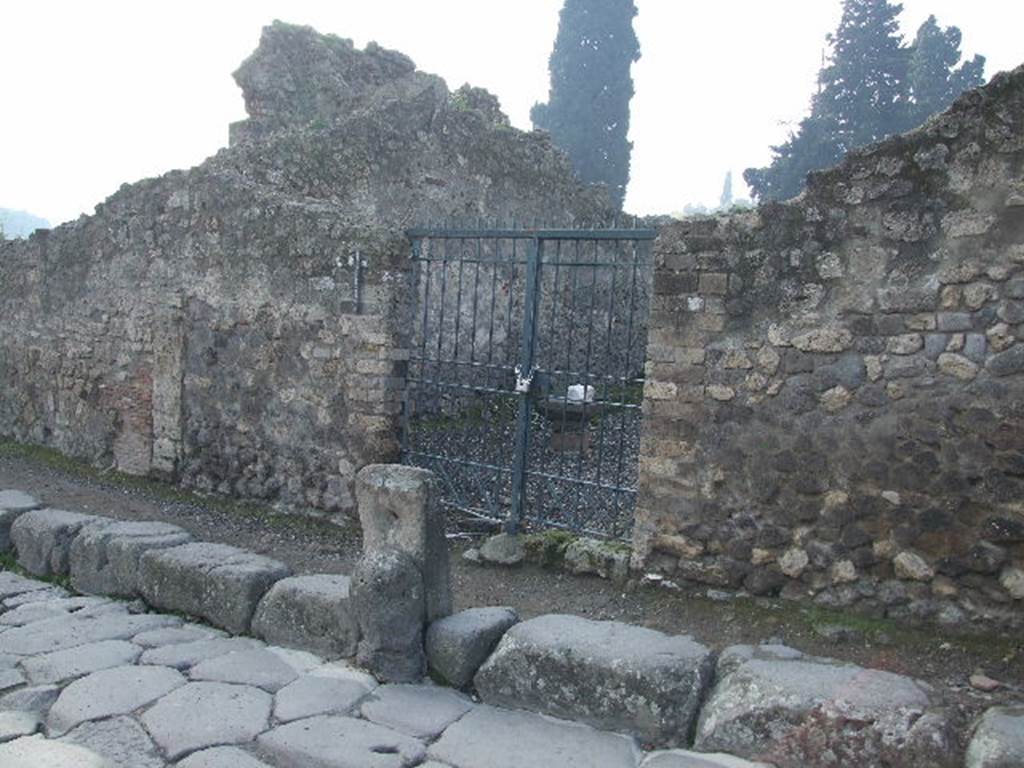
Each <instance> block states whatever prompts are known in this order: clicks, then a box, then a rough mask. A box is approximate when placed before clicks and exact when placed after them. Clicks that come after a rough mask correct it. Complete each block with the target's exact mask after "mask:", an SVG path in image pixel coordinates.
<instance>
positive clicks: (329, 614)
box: [252, 574, 359, 658]
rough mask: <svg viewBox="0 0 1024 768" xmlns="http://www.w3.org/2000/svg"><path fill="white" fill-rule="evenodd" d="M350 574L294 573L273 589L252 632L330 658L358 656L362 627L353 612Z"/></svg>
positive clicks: (261, 605) (274, 643)
mask: <svg viewBox="0 0 1024 768" xmlns="http://www.w3.org/2000/svg"><path fill="white" fill-rule="evenodd" d="M350 585H351V579H349V577H348V576H331V575H326V574H320V575H315V576H293V577H291V578H287V579H282V580H281V581H279V582H277V583H276V584H274V586H273V587H271V588H270V591H269V592H267V594H266V595H265V596H264V598H263V599H262V600H261V601H260V604H259V606H257V608H256V614H255V616H253V620H252V631H253V634H254V635H256V636H257V637H261V638H263V639H264V640H266V641H267V642H268V643H271V644H272V645H282V646H284V647H286V648H298V649H301V650H304V651H311V652H312V653H318V654H320V655H321V656H325V657H327V658H339V657H348V656H355V654H356V644H357V643H358V642H359V626H358V625H357V624H356V620H355V617H354V616H353V615H352V604H351V600H350V599H349V587H350Z"/></svg>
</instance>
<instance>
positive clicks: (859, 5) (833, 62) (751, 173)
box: [743, 0, 985, 201]
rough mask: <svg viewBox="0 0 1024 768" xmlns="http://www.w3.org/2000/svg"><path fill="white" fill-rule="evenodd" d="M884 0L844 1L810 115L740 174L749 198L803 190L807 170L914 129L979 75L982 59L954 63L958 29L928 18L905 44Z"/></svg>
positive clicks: (897, 9)
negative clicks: (769, 155)
mask: <svg viewBox="0 0 1024 768" xmlns="http://www.w3.org/2000/svg"><path fill="white" fill-rule="evenodd" d="M902 10H903V6H902V5H900V4H899V3H891V2H888V0H844V2H843V17H842V20H841V21H840V23H839V27H838V29H837V30H836V32H835V33H834V34H832V35H829V37H828V42H829V45H830V47H831V58H830V61H829V62H828V63H827V64H826V65H825V66H824V67H823V68H822V70H821V73H820V75H819V88H818V93H817V94H816V95H815V96H814V99H813V100H812V102H811V113H810V115H809V116H808V117H806V118H805V119H804V120H802V121H801V122H800V124H799V126H798V128H797V130H796V131H794V132H793V133H791V134H790V137H789V139H788V140H787V141H786V142H785V143H784V144H781V145H779V146H777V147H772V152H773V159H772V163H771V165H770V166H768V167H766V168H748V169H747V170H746V171H744V173H743V178H744V179H745V180H746V182H747V184H749V185H750V188H751V190H752V191H753V193H754V196H755V197H756V198H757V199H758V200H761V201H764V200H786V199H788V198H791V197H794V196H796V195H798V194H799V193H800V192H801V191H802V190H803V188H804V186H805V184H806V179H807V173H808V172H810V171H814V170H818V169H821V168H827V167H829V166H831V165H834V164H835V163H837V162H839V161H840V160H841V159H842V158H843V156H844V155H845V154H846V153H847V152H849V151H850V150H851V149H855V148H857V147H862V146H865V145H867V144H871V143H874V142H876V141H880V140H881V139H884V138H885V137H887V136H890V135H892V134H894V133H900V132H902V131H907V130H910V129H912V128H915V127H917V126H918V125H920V124H921V123H922V122H924V121H925V120H926V119H928V118H929V117H930V116H931V115H933V114H935V113H936V112H937V111H940V110H942V109H944V108H945V107H947V106H949V104H950V103H951V102H952V101H953V99H954V98H956V96H957V95H959V94H960V93H961V92H962V91H963V90H964V89H965V88H970V87H974V86H977V85H980V84H981V83H982V82H983V81H984V78H983V70H984V63H985V60H984V58H982V57H975V58H974V59H973V60H972V61H970V62H967V63H965V64H963V65H962V66H960V67H959V68H957V63H958V62H959V60H960V49H959V46H960V31H959V30H958V29H956V28H955V27H951V28H949V29H946V30H942V29H941V28H940V27H939V26H938V23H937V22H936V21H935V19H934V17H932V18H931V19H929V20H928V21H927V22H925V24H924V25H923V26H922V27H921V30H920V31H919V32H918V35H917V39H916V40H915V42H914V44H913V45H912V46H909V47H908V46H905V45H904V44H903V39H902V37H901V36H900V33H899V27H898V17H899V14H900V13H901V12H902Z"/></svg>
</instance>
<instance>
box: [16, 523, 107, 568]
mask: <svg viewBox="0 0 1024 768" xmlns="http://www.w3.org/2000/svg"><path fill="white" fill-rule="evenodd" d="M105 520H106V518H101V517H96V516H94V515H82V514H79V513H78V512H67V511H65V510H63V509H36V510H33V511H31V512H26V513H25V514H23V515H22V516H21V517H19V518H18V519H17V520H15V521H14V524H13V525H12V526H11V542H12V543H13V544H14V548H15V550H17V552H18V564H19V565H20V566H21V567H22V568H24V569H25V570H26V571H28V572H29V573H31V574H33V575H34V576H42V577H49V576H66V575H67V574H68V566H69V557H70V554H71V543H72V542H73V541H74V539H75V536H77V535H78V532H79V531H80V530H81V529H82V528H83V527H84V526H86V525H90V524H102V523H103V522H104V521H105Z"/></svg>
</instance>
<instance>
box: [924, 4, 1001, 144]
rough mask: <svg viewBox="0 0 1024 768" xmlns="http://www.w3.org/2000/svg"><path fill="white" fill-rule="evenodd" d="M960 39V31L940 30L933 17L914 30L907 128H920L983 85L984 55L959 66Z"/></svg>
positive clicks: (950, 28) (952, 29) (953, 29)
mask: <svg viewBox="0 0 1024 768" xmlns="http://www.w3.org/2000/svg"><path fill="white" fill-rule="evenodd" d="M962 39H963V35H961V33H960V30H959V29H957V28H956V27H946V29H943V28H942V27H940V26H939V23H938V21H937V20H936V18H935V17H934V16H929V17H928V20H927V21H926V22H925V23H924V24H922V25H921V27H920V29H918V30H917V37H915V38H914V43H913V45H911V47H910V66H909V72H908V80H907V85H908V87H909V90H910V95H911V99H912V104H911V106H910V111H909V115H908V124H909V125H908V127H914V126H917V125H920V124H921V123H923V122H924V121H925V120H927V119H928V118H929V117H931V116H932V115H934V114H936V113H938V112H941V111H943V110H944V109H946V108H947V107H948V106H949V105H950V104H952V103H953V101H954V100H955V99H956V97H957V96H959V95H960V94H961V93H963V92H964V91H966V90H967V89H968V88H977V87H978V86H980V85H982V84H983V83H984V82H985V57H984V56H975V57H974V58H973V59H971V60H970V61H965V62H963V64H960V57H961V53H960V41H961V40H962ZM958 64H960V66H957V65H958Z"/></svg>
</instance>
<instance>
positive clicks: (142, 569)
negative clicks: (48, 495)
mask: <svg viewBox="0 0 1024 768" xmlns="http://www.w3.org/2000/svg"><path fill="white" fill-rule="evenodd" d="M29 514H31V513H29ZM290 575H291V573H290V571H289V570H288V567H287V566H286V565H285V564H284V563H281V562H278V561H277V560H272V559H270V558H269V557H263V556H261V555H255V554H253V553H251V552H246V551H245V550H242V549H237V548H236V547H229V546H227V545H224V544H208V543H194V544H184V545H182V546H180V547H171V548H170V549H159V550H149V551H148V552H145V553H144V554H143V555H142V557H141V559H140V560H139V591H140V592H141V594H142V596H143V597H144V598H145V599H146V602H148V603H149V604H150V605H152V606H155V607H157V608H162V609H166V610H172V611H181V612H183V613H187V614H191V615H192V616H198V617H200V618H202V619H205V620H206V621H208V622H210V623H211V624H213V625H214V626H217V627H220V628H222V629H226V630H228V631H229V632H232V633H236V634H244V633H246V632H248V631H249V625H250V622H251V620H252V616H253V613H254V612H255V610H256V606H257V604H258V603H259V601H260V600H261V599H262V597H263V595H265V594H266V593H267V591H268V590H269V589H270V587H271V586H272V585H273V584H274V583H275V582H277V581H280V580H281V579H283V578H286V577H287V576H290Z"/></svg>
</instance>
